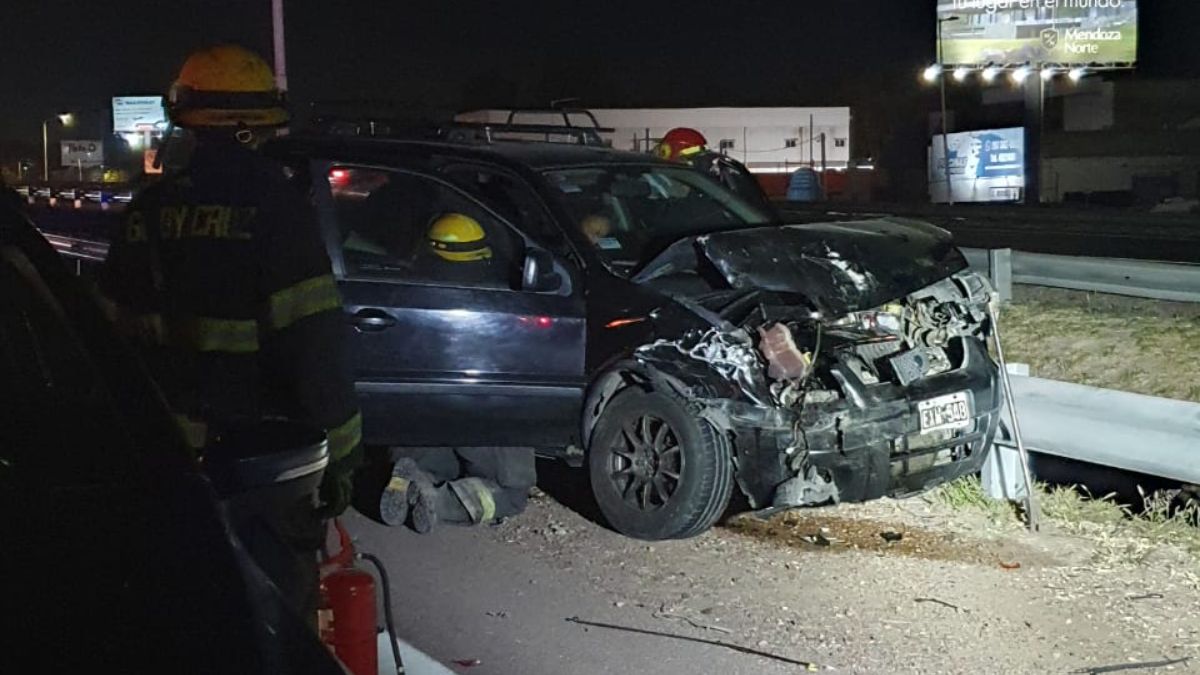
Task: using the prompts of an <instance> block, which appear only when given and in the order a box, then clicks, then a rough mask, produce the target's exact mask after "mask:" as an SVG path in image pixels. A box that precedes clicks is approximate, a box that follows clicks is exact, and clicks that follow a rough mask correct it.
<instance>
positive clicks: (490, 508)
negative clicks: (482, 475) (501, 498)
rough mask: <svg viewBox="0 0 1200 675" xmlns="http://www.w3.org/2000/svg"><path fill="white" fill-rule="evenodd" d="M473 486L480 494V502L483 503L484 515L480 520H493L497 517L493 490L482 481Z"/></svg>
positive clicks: (487, 521) (485, 521) (484, 521)
mask: <svg viewBox="0 0 1200 675" xmlns="http://www.w3.org/2000/svg"><path fill="white" fill-rule="evenodd" d="M473 487H474V488H475V490H476V492H477V493H478V494H479V503H480V504H482V505H483V517H482V518H480V519H479V522H481V523H490V522H492V519H494V518H495V517H496V499H495V497H493V496H492V491H491V490H489V489H488V488H487V486H486V485H484V484H483V482H482V481H480V482H479V483H477V484H476V485H474V486H473Z"/></svg>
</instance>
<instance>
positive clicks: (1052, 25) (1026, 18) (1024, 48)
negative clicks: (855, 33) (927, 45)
mask: <svg viewBox="0 0 1200 675" xmlns="http://www.w3.org/2000/svg"><path fill="white" fill-rule="evenodd" d="M938 21H939V23H940V24H941V27H942V51H943V57H942V62H943V63H946V64H952V65H966V66H980V65H984V64H988V63H993V64H996V65H1005V64H1014V63H1033V64H1037V63H1053V64H1058V65H1064V66H1069V65H1086V64H1096V63H1099V64H1121V65H1131V64H1133V63H1134V62H1135V61H1137V41H1138V12H1137V0H938Z"/></svg>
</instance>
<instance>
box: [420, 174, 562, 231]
mask: <svg viewBox="0 0 1200 675" xmlns="http://www.w3.org/2000/svg"><path fill="white" fill-rule="evenodd" d="M442 173H443V175H445V176H446V177H447V178H449V179H450V180H451V182H453V183H454V184H455V185H460V186H462V187H463V188H464V189H466V190H468V191H469V192H471V193H472V194H475V195H479V196H480V197H481V198H482V199H483V201H484V203H486V204H487V205H488V206H489V207H491V208H492V209H494V210H495V211H496V212H497V213H499V214H500V215H501V216H503V217H504V218H506V219H508V221H509V222H510V223H513V224H514V225H518V226H520V227H521V228H522V229H524V230H525V232H526V233H528V234H529V235H531V236H533V237H536V238H537V239H538V240H539V241H541V242H543V243H544V244H545V245H547V246H549V247H551V248H552V249H553V250H555V251H557V252H560V253H565V252H566V240H565V238H564V236H563V233H562V230H561V229H560V228H559V227H558V226H557V225H555V224H554V221H553V220H552V219H551V217H550V213H549V212H548V211H547V210H546V206H545V205H544V204H543V203H542V200H541V199H540V198H539V197H538V196H537V194H536V193H535V192H534V191H533V189H532V188H530V187H529V186H528V185H526V184H525V183H524V182H523V181H522V180H521V179H519V178H517V177H516V176H514V175H511V174H509V173H506V172H504V171H501V170H497V169H493V168H490V167H487V166H480V165H475V164H450V165H448V166H446V168H444V169H442Z"/></svg>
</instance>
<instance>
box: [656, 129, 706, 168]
mask: <svg viewBox="0 0 1200 675" xmlns="http://www.w3.org/2000/svg"><path fill="white" fill-rule="evenodd" d="M706 145H708V139H707V138H705V137H704V134H702V133H700V132H699V131H696V130H695V129H688V128H686V127H679V128H676V129H672V130H670V131H668V132H667V135H666V136H663V138H662V140H661V141H659V142H658V146H657V147H656V148H655V149H654V153H655V154H657V155H658V156H659V157H662V158H663V159H670V160H676V159H679V158H681V157H686V156H688V155H694V154H696V153H697V152H700V151H701V150H704V146H706Z"/></svg>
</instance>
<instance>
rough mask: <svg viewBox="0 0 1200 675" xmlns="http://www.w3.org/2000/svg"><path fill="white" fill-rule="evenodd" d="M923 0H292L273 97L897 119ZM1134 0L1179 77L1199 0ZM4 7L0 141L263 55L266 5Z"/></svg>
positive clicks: (218, 0) (1194, 63) (299, 104)
mask: <svg viewBox="0 0 1200 675" xmlns="http://www.w3.org/2000/svg"><path fill="white" fill-rule="evenodd" d="M14 3H17V4H21V5H23V7H22V8H20V9H19V10H16V8H14V7H11V4H14ZM933 6H934V2H933V0H776V1H774V2H766V1H763V0H741V1H739V2H731V1H726V2H710V3H702V2H673V3H667V2H655V1H654V0H644V1H642V2H624V1H621V0H594V1H593V2H587V3H584V2H574V3H567V2H559V3H549V2H545V3H535V2H527V1H526V0H504V1H499V0H486V1H480V0H454V1H453V2H449V1H443V2H431V1H429V0H389V1H385V0H371V1H367V0H324V1H319V2H317V1H311V0H309V1H305V2H298V1H296V0H292V1H290V2H288V3H287V33H288V71H289V72H288V75H289V81H290V85H291V92H290V94H291V97H292V99H293V101H294V103H295V107H296V108H297V110H296V112H297V113H298V115H299V116H302V117H303V116H304V107H305V106H306V104H307V103H308V102H310V101H312V100H326V99H362V98H370V99H384V100H392V101H396V102H398V103H400V104H402V105H404V106H409V107H430V108H435V109H441V110H448V109H455V108H463V107H475V106H483V105H493V106H511V105H545V104H547V103H548V102H549V101H550V100H551V99H553V98H559V97H567V96H577V97H580V98H581V104H582V105H590V106H595V107H600V106H653V105H662V106H692V105H810V104H815V105H826V104H827V105H834V104H837V105H845V104H849V105H852V106H855V107H863V108H867V107H875V108H887V109H894V110H895V115H897V116H903V117H905V118H909V117H912V116H913V115H918V116H919V115H920V114H923V112H924V107H925V106H926V105H927V103H928V102H927V101H926V99H927V98H928V96H929V92H928V91H923V90H922V89H921V88H920V87H918V86H917V81H916V73H917V72H919V70H920V68H921V66H922V65H923V64H926V63H927V62H929V61H930V60H931V59H932V58H933V54H934V44H933V42H934V37H933V35H934V20H933V16H934V9H933ZM1139 6H1140V8H1141V10H1142V21H1141V23H1142V30H1141V34H1142V37H1141V41H1142V45H1143V50H1142V54H1141V57H1140V59H1141V62H1142V65H1143V68H1142V69H1141V71H1140V74H1139V76H1171V77H1174V76H1196V75H1197V71H1198V70H1200V39H1197V36H1196V35H1195V33H1196V26H1197V25H1200V2H1196V0H1157V1H1155V0H1141V2H1140V4H1139ZM547 7H554V9H552V10H551V9H547ZM7 9H9V10H10V11H6V12H5V16H4V18H3V21H0V50H2V53H3V55H4V56H3V57H2V60H0V82H2V83H3V84H2V85H0V87H2V89H0V139H20V140H31V141H32V140H38V139H40V128H39V125H40V120H41V119H42V118H44V117H46V116H48V115H50V114H53V113H54V112H57V111H58V110H68V109H69V110H76V111H83V112H84V113H85V117H84V125H85V127H86V126H93V127H97V126H99V125H102V124H104V122H103V121H102V120H104V119H106V118H107V115H108V112H107V111H108V100H109V98H110V97H111V96H113V95H119V94H136V93H161V92H162V91H163V90H164V89H165V88H166V87H167V85H168V84H169V83H170V81H171V78H172V76H173V75H174V73H175V71H176V70H177V69H178V67H179V65H180V64H181V63H182V61H183V60H184V58H185V57H186V56H187V54H188V52H189V51H191V50H192V49H194V48H196V47H198V46H201V45H206V44H211V43H214V42H220V41H236V42H240V43H242V44H245V45H247V46H249V47H252V48H254V49H257V50H259V51H260V52H261V53H263V54H264V55H265V56H268V57H269V54H270V2H269V0H170V1H169V2H165V1H163V0H126V1H124V2H122V1H119V0H110V1H108V2H96V1H94V0H79V1H68V0H12V2H11V3H10V6H9V7H7ZM14 10H16V11H14ZM81 131H83V129H81ZM98 131H99V129H97V132H98Z"/></svg>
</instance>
